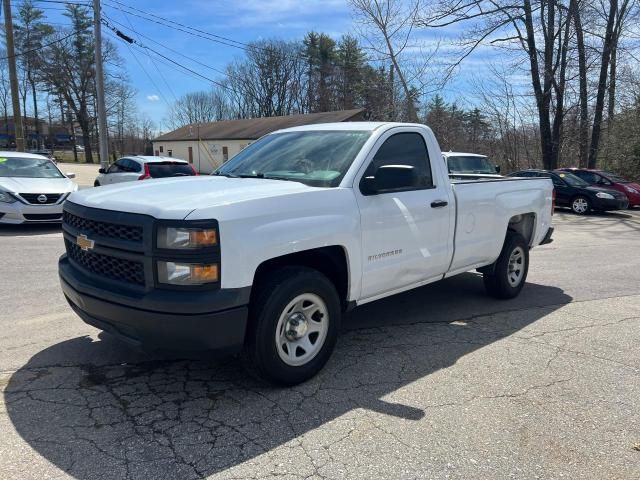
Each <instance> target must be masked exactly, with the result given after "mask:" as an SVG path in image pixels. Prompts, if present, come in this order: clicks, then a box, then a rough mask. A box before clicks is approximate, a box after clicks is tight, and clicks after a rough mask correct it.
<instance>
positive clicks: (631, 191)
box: [559, 168, 640, 208]
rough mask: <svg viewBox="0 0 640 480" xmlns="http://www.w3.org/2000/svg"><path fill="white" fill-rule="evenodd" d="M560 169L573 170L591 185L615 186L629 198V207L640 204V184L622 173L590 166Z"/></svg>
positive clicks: (572, 171) (615, 188)
mask: <svg viewBox="0 0 640 480" xmlns="http://www.w3.org/2000/svg"><path fill="white" fill-rule="evenodd" d="M559 170H564V171H565V172H571V173H573V174H574V175H576V176H577V177H580V178H581V179H582V180H584V181H585V182H587V183H589V184H591V185H597V186H599V187H606V188H613V189H614V190H617V191H619V192H622V193H624V194H625V195H626V196H627V198H628V199H629V208H632V207H635V206H638V205H640V184H638V183H636V182H632V181H630V180H627V179H625V178H623V177H621V176H620V175H617V174H615V173H611V172H605V171H603V170H590V169H588V168H560V169H559Z"/></svg>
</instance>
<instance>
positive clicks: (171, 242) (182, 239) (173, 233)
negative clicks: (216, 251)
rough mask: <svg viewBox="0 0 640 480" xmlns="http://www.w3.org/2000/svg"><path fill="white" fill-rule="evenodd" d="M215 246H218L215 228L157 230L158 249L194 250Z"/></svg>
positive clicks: (164, 228) (169, 228) (167, 228)
mask: <svg viewBox="0 0 640 480" xmlns="http://www.w3.org/2000/svg"><path fill="white" fill-rule="evenodd" d="M216 245H218V231H217V230H216V229H215V228H177V227H160V228H159V229H158V248H171V249H194V248H207V247H215V246H216Z"/></svg>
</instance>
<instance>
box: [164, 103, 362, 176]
mask: <svg viewBox="0 0 640 480" xmlns="http://www.w3.org/2000/svg"><path fill="white" fill-rule="evenodd" d="M362 112H363V109H356V110H341V111H338V112H324V113H309V114H301V115H288V116H284V117H268V118H249V119H246V120H226V121H221V122H211V123H200V124H191V125H187V126H186V127H181V128H178V129H177V130H174V131H172V132H169V133H165V134H163V135H160V136H159V137H158V138H156V139H155V140H153V151H154V154H155V155H162V156H169V157H177V158H181V159H183V160H188V161H189V162H190V163H192V164H193V165H194V166H195V168H196V170H198V171H199V172H201V173H209V172H211V171H212V170H214V169H216V168H217V167H219V166H220V165H221V164H223V163H224V162H226V161H227V160H229V159H230V158H232V157H233V156H234V155H236V154H237V153H238V152H240V151H241V150H242V149H243V148H245V147H246V146H247V145H249V144H250V143H251V142H253V141H255V140H257V139H258V138H260V137H262V136H263V135H266V134H268V133H271V132H274V131H276V130H280V129H283V128H290V127H297V126H300V125H311V124H316V123H329V122H349V121H358V120H362V119H363V117H362Z"/></svg>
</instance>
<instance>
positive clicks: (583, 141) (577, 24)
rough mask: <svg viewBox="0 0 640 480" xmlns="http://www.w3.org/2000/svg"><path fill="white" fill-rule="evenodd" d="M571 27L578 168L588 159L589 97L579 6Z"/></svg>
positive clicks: (573, 13)
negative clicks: (577, 112) (574, 49)
mask: <svg viewBox="0 0 640 480" xmlns="http://www.w3.org/2000/svg"><path fill="white" fill-rule="evenodd" d="M572 16H573V26H574V28H575V29H576V46H577V48H578V82H579V98H580V123H579V127H578V149H579V157H578V158H579V166H580V167H583V168H584V167H586V166H587V164H588V158H589V97H588V93H587V54H586V49H585V46H584V30H583V29H582V18H581V13H580V5H576V8H574V9H573V12H572Z"/></svg>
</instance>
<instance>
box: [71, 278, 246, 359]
mask: <svg viewBox="0 0 640 480" xmlns="http://www.w3.org/2000/svg"><path fill="white" fill-rule="evenodd" d="M60 283H61V285H62V290H63V292H64V295H65V297H66V298H67V301H68V302H69V304H70V305H71V307H72V308H73V310H74V311H75V312H76V313H77V314H78V316H79V317H80V318H82V320H84V321H85V322H86V323H88V324H89V325H92V326H94V327H96V328H99V329H101V330H103V331H105V332H107V333H110V334H113V335H115V336H117V337H119V338H120V339H122V340H124V341H125V342H127V343H129V344H130V345H133V346H136V347H141V348H144V349H148V350H175V351H182V352H205V351H224V352H225V353H227V352H228V353H234V352H237V351H239V350H240V349H241V348H242V345H243V343H244V336H245V330H246V327H247V316H248V307H247V306H246V305H245V306H239V307H235V308H231V309H228V310H223V311H218V312H211V313H200V314H192V315H181V314H176V313H162V312H154V311H147V310H139V309H136V308H133V307H129V306H125V305H120V304H117V303H112V302H109V301H107V300H103V299H99V298H96V297H93V296H91V295H87V294H84V293H81V292H79V291H77V290H75V289H74V288H73V287H72V286H71V285H69V284H68V283H67V282H65V281H64V279H62V278H61V279H60Z"/></svg>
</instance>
